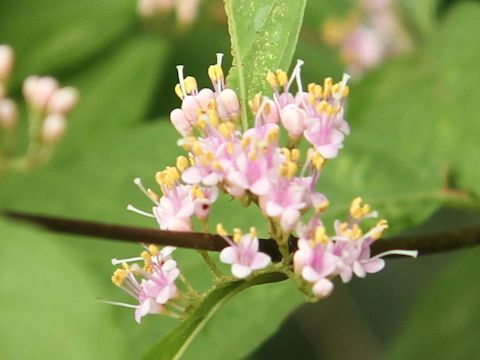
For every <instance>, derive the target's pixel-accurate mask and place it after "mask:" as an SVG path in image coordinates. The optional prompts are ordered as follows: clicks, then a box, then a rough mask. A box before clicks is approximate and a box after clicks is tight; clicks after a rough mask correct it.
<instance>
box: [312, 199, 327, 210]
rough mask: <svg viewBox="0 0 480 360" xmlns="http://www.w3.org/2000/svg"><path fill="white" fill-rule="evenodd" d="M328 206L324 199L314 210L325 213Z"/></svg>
mask: <svg viewBox="0 0 480 360" xmlns="http://www.w3.org/2000/svg"><path fill="white" fill-rule="evenodd" d="M329 205H330V202H329V201H328V200H326V199H325V200H323V201H322V202H321V203H320V204H318V206H317V207H316V208H315V210H316V211H317V212H322V211H325V210H326V209H327V208H328V206H329Z"/></svg>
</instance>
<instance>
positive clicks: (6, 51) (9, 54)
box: [0, 45, 15, 82]
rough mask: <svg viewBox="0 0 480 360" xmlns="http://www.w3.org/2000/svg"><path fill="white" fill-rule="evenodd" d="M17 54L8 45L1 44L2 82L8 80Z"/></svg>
mask: <svg viewBox="0 0 480 360" xmlns="http://www.w3.org/2000/svg"><path fill="white" fill-rule="evenodd" d="M14 59H15V55H14V53H13V50H12V48H11V47H10V46H8V45H0V82H3V81H5V80H7V79H8V78H9V77H10V74H11V72H12V69H13V62H14Z"/></svg>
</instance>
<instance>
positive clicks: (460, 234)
mask: <svg viewBox="0 0 480 360" xmlns="http://www.w3.org/2000/svg"><path fill="white" fill-rule="evenodd" d="M4 215H5V216H6V217H8V218H10V219H14V220H19V221H25V222H27V223H30V224H35V225H38V226H40V227H42V228H45V229H47V230H50V231H53V232H58V233H64V234H71V235H83V236H88V237H96V238H102V239H108V240H120V241H127V242H135V243H139V242H144V243H149V244H158V245H170V246H177V247H182V248H190V249H197V250H206V251H221V250H222V249H223V248H225V247H227V246H228V244H227V243H226V241H225V240H224V239H223V238H222V237H220V236H218V235H214V234H205V233H197V232H180V231H164V230H157V229H149V228H139V227H132V226H125V225H116V224H104V223H98V222H92V221H82V220H73V219H65V218H60V217H53V216H44V215H33V214H28V213H20V212H15V211H7V212H5V213H4ZM475 245H480V226H474V227H467V228H462V229H456V230H447V231H441V232H434V233H429V234H417V235H415V234H413V235H405V236H396V237H390V238H385V239H380V240H378V241H376V242H375V243H374V244H373V245H372V254H373V255H375V254H379V253H382V252H384V251H388V250H393V249H404V250H418V252H419V254H420V255H427V254H434V253H440V252H446V251H451V250H457V249H461V248H465V247H471V246H475ZM289 247H290V251H294V250H295V247H296V238H294V237H292V238H290V240H289ZM260 250H261V251H263V252H265V253H267V254H269V255H270V256H271V257H272V259H273V260H274V261H279V260H281V254H280V252H279V250H278V247H277V244H276V243H275V241H273V240H272V239H260Z"/></svg>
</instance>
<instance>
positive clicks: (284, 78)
mask: <svg viewBox="0 0 480 360" xmlns="http://www.w3.org/2000/svg"><path fill="white" fill-rule="evenodd" d="M275 73H276V75H277V80H278V83H279V84H280V86H285V85H287V84H288V75H287V73H286V72H285V71H283V70H277V71H276V72H275Z"/></svg>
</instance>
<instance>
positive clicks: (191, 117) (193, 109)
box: [182, 95, 200, 123]
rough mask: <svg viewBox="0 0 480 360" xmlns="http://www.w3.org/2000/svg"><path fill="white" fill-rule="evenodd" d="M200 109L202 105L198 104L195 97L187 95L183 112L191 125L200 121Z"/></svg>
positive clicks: (183, 103) (183, 104)
mask: <svg viewBox="0 0 480 360" xmlns="http://www.w3.org/2000/svg"><path fill="white" fill-rule="evenodd" d="M199 109H200V104H199V103H198V101H197V99H196V97H195V96H194V95H187V96H185V99H183V102H182V111H183V115H184V116H185V119H187V120H188V121H189V122H190V123H194V122H196V121H197V119H198V110H199Z"/></svg>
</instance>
